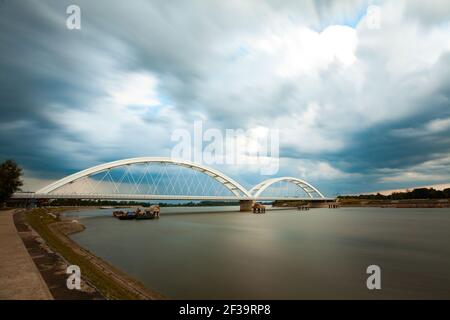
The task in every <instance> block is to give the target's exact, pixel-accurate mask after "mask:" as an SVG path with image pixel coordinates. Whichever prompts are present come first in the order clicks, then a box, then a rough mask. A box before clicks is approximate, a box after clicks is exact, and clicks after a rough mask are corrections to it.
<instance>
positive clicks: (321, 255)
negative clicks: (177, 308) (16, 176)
mask: <svg viewBox="0 0 450 320" xmlns="http://www.w3.org/2000/svg"><path fill="white" fill-rule="evenodd" d="M230 209H234V210H236V211H237V210H238V208H234V207H213V208H211V207H202V208H162V214H161V218H160V219H159V220H144V221H143V220H141V221H133V220H132V221H120V220H117V219H114V218H112V217H111V212H112V210H92V211H83V212H75V213H71V214H70V215H71V216H76V217H78V218H80V219H82V221H81V222H82V223H83V224H84V225H85V226H86V227H87V229H86V230H85V231H83V232H81V233H78V234H75V235H73V236H72V238H73V239H74V240H75V241H76V242H78V243H79V244H80V245H82V246H83V247H85V248H87V249H89V250H90V251H92V252H93V253H95V254H96V255H98V256H100V257H102V258H103V259H105V260H107V261H109V262H110V263H112V264H113V265H115V266H117V267H119V268H121V269H122V270H123V271H125V272H127V273H128V274H130V275H131V276H132V277H134V278H136V279H138V280H140V281H141V282H142V283H143V284H144V285H146V286H147V287H148V288H150V289H153V290H156V291H158V292H160V293H162V294H164V295H166V296H167V297H169V298H174V299H314V298H324V299H328V298H338V299H347V298H362V299H366V298H389V299H390V298H444V299H450V210H448V209H387V208H341V209H314V210H310V211H307V212H300V211H296V210H273V211H268V212H267V213H266V214H261V215H255V214H251V213H240V212H223V211H225V210H230ZM194 210H195V211H198V212H192V211H194ZM221 211H222V212H221ZM372 264H376V265H379V266H380V267H381V270H382V289H381V290H378V291H369V290H368V289H367V287H366V279H367V277H368V275H367V274H366V268H367V266H369V265H372Z"/></svg>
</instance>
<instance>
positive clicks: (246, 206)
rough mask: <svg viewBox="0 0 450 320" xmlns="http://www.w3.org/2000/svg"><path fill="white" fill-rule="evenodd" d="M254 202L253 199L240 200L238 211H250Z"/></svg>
mask: <svg viewBox="0 0 450 320" xmlns="http://www.w3.org/2000/svg"><path fill="white" fill-rule="evenodd" d="M254 203H255V201H253V200H240V201H239V204H240V207H241V208H240V210H239V211H243V212H244V211H252V209H253V204H254Z"/></svg>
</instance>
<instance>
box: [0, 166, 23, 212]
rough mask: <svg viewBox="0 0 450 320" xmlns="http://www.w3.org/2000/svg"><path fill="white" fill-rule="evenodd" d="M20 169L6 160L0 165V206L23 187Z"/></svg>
mask: <svg viewBox="0 0 450 320" xmlns="http://www.w3.org/2000/svg"><path fill="white" fill-rule="evenodd" d="M21 176H22V168H20V167H19V166H18V165H17V163H15V162H14V161H13V160H6V161H5V162H3V163H2V164H0V206H3V203H4V202H5V201H6V200H8V199H9V198H11V195H12V194H13V193H14V192H16V191H19V190H20V187H21V186H22V185H23V182H22V179H21Z"/></svg>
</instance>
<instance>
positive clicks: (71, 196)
mask: <svg viewBox="0 0 450 320" xmlns="http://www.w3.org/2000/svg"><path fill="white" fill-rule="evenodd" d="M13 199H89V200H91V199H101V200H188V201H189V200H193V201H208V200H210V201H239V200H255V201H275V200H292V201H334V200H335V198H309V197H303V198H301V197H293V198H289V197H236V196H180V195H135V194H39V193H32V192H30V193H15V194H14V195H13Z"/></svg>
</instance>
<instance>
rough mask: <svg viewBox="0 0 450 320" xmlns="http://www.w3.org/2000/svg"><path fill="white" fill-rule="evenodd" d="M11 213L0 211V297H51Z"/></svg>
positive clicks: (10, 298)
mask: <svg viewBox="0 0 450 320" xmlns="http://www.w3.org/2000/svg"><path fill="white" fill-rule="evenodd" d="M14 213H15V210H1V211H0V300H50V299H53V297H52V295H51V293H50V291H49V289H48V287H47V285H46V283H45V281H44V280H43V278H42V276H41V274H40V272H39V270H38V269H37V268H36V265H35V264H34V263H33V260H32V259H31V258H30V256H29V254H28V252H27V249H26V248H25V246H24V243H23V242H22V240H21V238H20V236H19V232H18V230H16V227H15V225H14V220H13V215H14Z"/></svg>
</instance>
